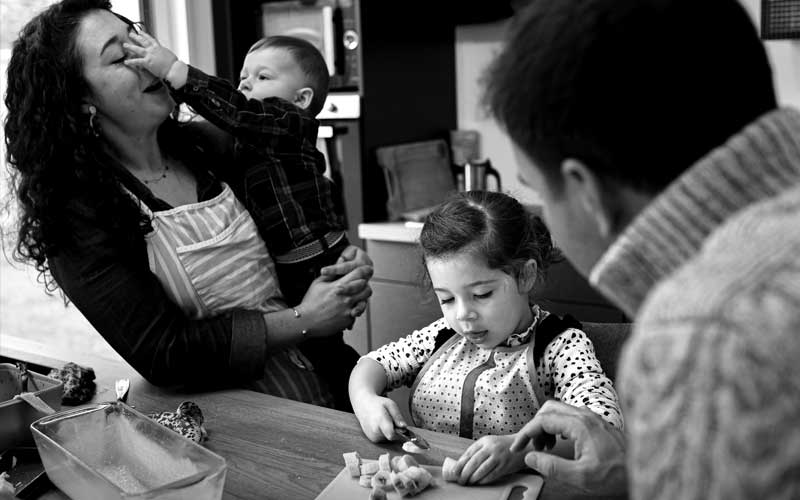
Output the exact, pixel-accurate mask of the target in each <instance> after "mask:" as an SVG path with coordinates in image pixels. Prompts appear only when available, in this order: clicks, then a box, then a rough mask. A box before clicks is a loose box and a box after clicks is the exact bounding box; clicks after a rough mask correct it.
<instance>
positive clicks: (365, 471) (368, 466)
mask: <svg viewBox="0 0 800 500" xmlns="http://www.w3.org/2000/svg"><path fill="white" fill-rule="evenodd" d="M378 470H380V469H379V465H378V462H364V463H363V464H361V475H362V476H371V475H373V474H375V473H376V472H378Z"/></svg>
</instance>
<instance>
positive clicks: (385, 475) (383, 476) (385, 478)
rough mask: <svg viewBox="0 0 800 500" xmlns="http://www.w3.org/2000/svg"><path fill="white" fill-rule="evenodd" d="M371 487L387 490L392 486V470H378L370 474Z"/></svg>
mask: <svg viewBox="0 0 800 500" xmlns="http://www.w3.org/2000/svg"><path fill="white" fill-rule="evenodd" d="M372 487H373V488H380V489H382V490H388V489H390V488H392V471H385V470H379V471H378V472H376V473H375V475H374V476H372Z"/></svg>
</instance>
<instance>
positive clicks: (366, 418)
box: [352, 394, 406, 443]
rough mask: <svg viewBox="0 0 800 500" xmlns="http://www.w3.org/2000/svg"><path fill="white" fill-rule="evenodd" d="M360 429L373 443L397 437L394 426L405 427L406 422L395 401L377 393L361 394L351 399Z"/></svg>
mask: <svg viewBox="0 0 800 500" xmlns="http://www.w3.org/2000/svg"><path fill="white" fill-rule="evenodd" d="M352 404H353V411H354V412H355V414H356V418H357V419H358V423H359V424H361V430H362V431H364V435H365V436H367V439H369V440H370V441H372V442H373V443H377V442H379V441H392V440H394V439H396V438H397V434H395V432H394V428H395V426H398V427H405V426H406V422H405V420H403V416H402V415H401V413H400V408H399V407H398V406H397V403H395V402H394V401H392V400H391V399H389V398H387V397H383V396H378V395H377V394H369V395H362V396H360V397H358V398H356V399H355V400H353V401H352Z"/></svg>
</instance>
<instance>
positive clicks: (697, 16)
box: [485, 0, 776, 273]
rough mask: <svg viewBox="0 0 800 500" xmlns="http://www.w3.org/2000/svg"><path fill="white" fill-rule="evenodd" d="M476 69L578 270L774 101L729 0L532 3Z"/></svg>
mask: <svg viewBox="0 0 800 500" xmlns="http://www.w3.org/2000/svg"><path fill="white" fill-rule="evenodd" d="M486 75H487V88H486V95H485V102H486V103H487V105H488V107H489V108H490V111H491V112H492V114H493V115H494V116H495V117H496V118H497V119H498V121H499V122H500V123H501V125H502V126H503V127H504V128H505V130H506V131H507V133H508V134H509V136H510V137H511V139H512V141H513V142H514V146H515V149H516V152H517V157H518V159H519V163H520V172H519V173H520V177H521V179H522V181H523V182H525V183H527V184H529V185H530V186H531V187H533V188H534V189H536V190H537V191H538V192H539V193H540V194H541V195H542V198H543V200H544V202H545V205H546V206H545V216H546V219H547V223H548V225H549V227H550V229H551V231H552V233H553V236H554V238H555V240H556V243H557V244H558V245H559V247H561V248H562V249H563V250H564V251H565V253H566V254H567V256H568V257H569V258H570V260H572V261H573V263H574V264H575V265H576V266H577V267H578V268H579V269H580V270H581V271H583V272H584V273H588V272H589V271H590V270H591V267H592V266H593V265H594V263H596V261H597V260H598V259H599V258H600V256H601V255H602V253H603V251H604V250H605V249H606V248H607V247H608V245H609V244H610V243H611V242H612V241H613V240H614V238H615V237H616V235H618V234H619V232H620V231H621V230H622V229H624V227H625V226H626V225H627V224H628V223H629V222H630V221H631V219H632V218H633V217H634V216H635V215H636V213H638V212H639V211H640V210H641V209H642V208H643V207H644V206H645V205H646V204H647V203H648V202H649V201H650V200H651V199H652V198H653V197H654V196H655V195H657V194H658V193H659V192H661V191H662V190H664V189H665V188H666V187H667V185H669V184H670V183H671V182H672V181H673V180H675V179H676V178H677V177H679V176H680V175H681V174H682V173H683V172H684V171H685V170H686V169H688V168H689V167H690V166H691V165H692V164H693V163H695V162H696V161H697V160H699V159H700V158H701V157H703V156H704V155H706V154H707V153H708V152H709V151H711V150H712V149H713V148H714V147H716V146H719V145H721V144H722V143H723V142H724V141H725V140H726V139H727V138H728V137H730V136H731V135H733V134H735V133H736V132H737V131H739V130H741V129H742V128H743V127H744V126H745V125H746V124H747V123H749V122H751V121H752V120H754V119H755V118H757V117H758V116H759V115H761V114H763V113H765V112H767V111H769V110H771V109H773V108H775V106H776V102H775V95H774V90H773V86H772V76H771V71H770V67H769V62H768V59H767V57H766V53H765V51H764V48H763V45H762V43H761V41H760V39H759V38H758V35H757V33H756V30H755V28H754V26H753V24H752V22H751V20H750V18H749V16H748V14H747V12H746V11H745V10H744V9H743V8H742V6H741V5H740V4H739V2H738V1H737V0H703V1H701V2H698V1H696V0H558V1H554V2H543V1H536V0H535V1H533V2H531V4H530V5H529V6H528V7H527V8H526V9H525V10H523V11H521V12H520V13H518V15H517V17H516V18H515V19H514V21H513V25H512V27H511V33H510V35H509V40H508V43H507V45H506V47H505V49H504V50H503V52H502V53H501V54H500V56H499V57H498V58H497V59H496V61H495V62H494V64H493V65H492V67H491V68H490V69H489V71H487V73H486Z"/></svg>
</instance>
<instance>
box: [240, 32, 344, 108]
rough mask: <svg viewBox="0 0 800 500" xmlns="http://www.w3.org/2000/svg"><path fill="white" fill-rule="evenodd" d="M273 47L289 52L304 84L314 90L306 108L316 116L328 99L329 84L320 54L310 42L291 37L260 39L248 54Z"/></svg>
mask: <svg viewBox="0 0 800 500" xmlns="http://www.w3.org/2000/svg"><path fill="white" fill-rule="evenodd" d="M269 47H274V48H276V49H284V50H286V51H287V52H289V53H290V54H291V55H292V57H293V58H294V60H295V61H296V62H297V65H298V66H300V69H301V70H303V73H304V74H305V75H306V83H307V84H308V86H309V87H311V88H312V89H314V97H313V98H312V99H311V104H310V105H309V106H308V112H309V113H310V114H311V116H317V115H318V114H319V112H320V111H322V107H323V106H324V105H325V98H326V97H328V85H329V84H330V79H331V76H330V73H328V65H327V64H325V59H324V58H323V57H322V53H320V51H319V50H317V48H316V47H314V46H313V45H312V44H311V43H310V42H308V41H306V40H303V39H302V38H297V37H293V36H285V35H275V36H268V37H266V38H262V39H261V40H259V41H257V42H256V43H254V44H253V46H252V47H250V50H248V51H247V53H248V54H250V53H251V52H255V51H257V50H262V49H266V48H269Z"/></svg>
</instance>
